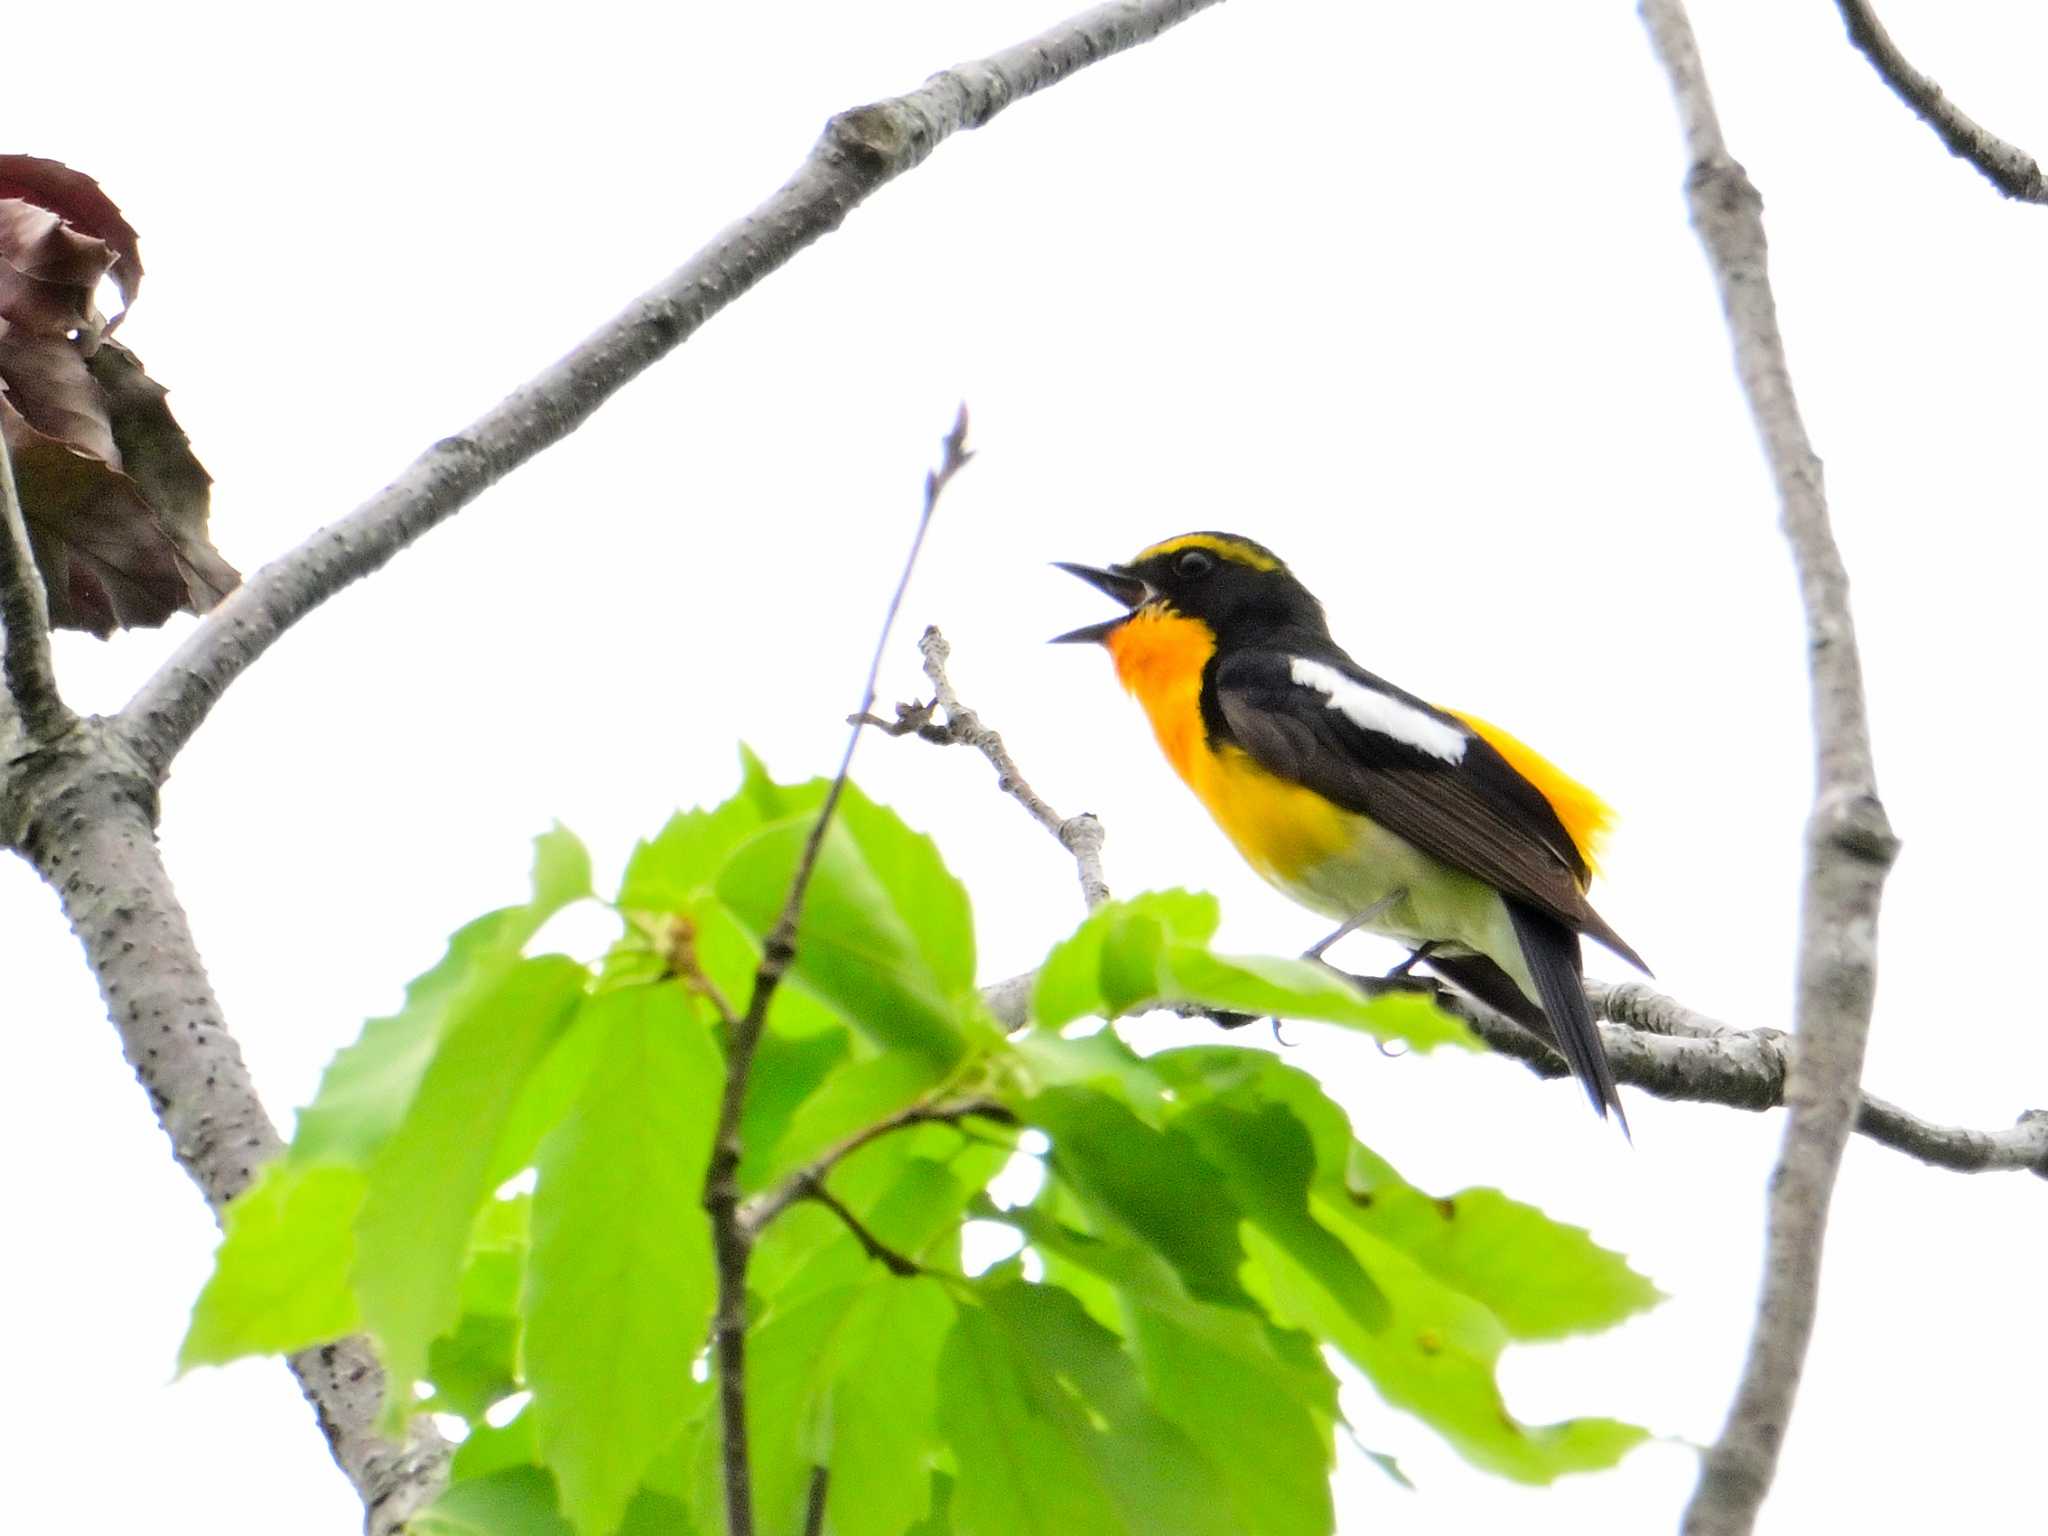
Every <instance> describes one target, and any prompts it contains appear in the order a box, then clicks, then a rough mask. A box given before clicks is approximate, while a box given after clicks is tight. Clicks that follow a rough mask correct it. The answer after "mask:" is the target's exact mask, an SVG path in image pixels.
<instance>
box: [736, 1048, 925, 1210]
mask: <svg viewBox="0 0 2048 1536" xmlns="http://www.w3.org/2000/svg"><path fill="white" fill-rule="evenodd" d="M943 1076H944V1073H943V1072H942V1071H941V1070H940V1069H939V1068H938V1067H937V1066H936V1065H934V1064H933V1063H932V1062H931V1061H930V1060H929V1059H927V1058H925V1057H922V1056H915V1055H894V1054H890V1053H887V1052H885V1053H883V1054H881V1055H879V1056H870V1057H868V1058H867V1059H865V1060H863V1061H856V1062H854V1063H852V1064H851V1065H849V1066H844V1067H841V1068H839V1070H837V1071H836V1072H833V1073H832V1074H831V1075H830V1076H828V1077H827V1078H826V1079H825V1081H824V1083H823V1084H822V1085H821V1086H820V1087H819V1088H818V1090H817V1091H816V1092H815V1093H813V1094H812V1095H811V1096H810V1098H808V1099H807V1100H805V1101H804V1102H803V1103H802V1104H801V1105H799V1106H798V1107H797V1109H796V1111H795V1112H794V1113H793V1114H792V1115H791V1117H790V1119H789V1123H788V1124H787V1126H786V1127H785V1128H784V1130H783V1133H782V1135H781V1136H780V1137H778V1138H777V1139H776V1141H775V1144H774V1146H773V1147H771V1148H770V1149H769V1150H768V1151H767V1152H766V1153H765V1154H763V1155H762V1156H761V1157H759V1158H758V1159H756V1160H755V1161H754V1163H753V1168H752V1176H751V1178H750V1180H749V1184H748V1187H749V1188H764V1187H766V1186H767V1185H769V1184H772V1183H774V1182H775V1181H776V1180H777V1179H778V1178H780V1177H782V1175H784V1174H785V1173H789V1172H791V1171H793V1170H795V1169H797V1168H800V1167H802V1166H803V1165H804V1164H805V1163H808V1162H811V1161H812V1160H813V1159H815V1158H817V1157H818V1156H819V1155H820V1154H821V1153H823V1152H824V1151H825V1150H826V1149H827V1148H830V1147H834V1146H837V1145H838V1144H839V1143H840V1142H842V1141H844V1140H846V1138H847V1137H849V1136H851V1135H853V1134H854V1133H855V1132H856V1131H862V1130H866V1129H867V1128H868V1127H869V1126H871V1125H877V1124H879V1123H880V1122H882V1121H884V1120H886V1119H888V1118H889V1117H890V1116H891V1115H893V1114H895V1113H896V1112H897V1111H899V1110H902V1109H905V1108H907V1107H909V1106H910V1105H912V1104H915V1103H916V1102H917V1101H918V1100H919V1099H921V1098H923V1097H924V1095H925V1094H926V1093H927V1092H928V1091H929V1090H930V1089H931V1088H932V1087H933V1086H934V1085H935V1084H936V1083H938V1081H939V1080H940V1078H941V1077H943Z"/></svg>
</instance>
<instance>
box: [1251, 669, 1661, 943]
mask: <svg viewBox="0 0 2048 1536" xmlns="http://www.w3.org/2000/svg"><path fill="white" fill-rule="evenodd" d="M1309 659H1311V660H1314V661H1318V662H1320V663H1321V664H1322V665H1324V666H1328V667H1331V668H1334V669H1335V670H1337V671H1339V672H1341V673H1343V674H1344V675H1345V676H1346V677H1347V678H1349V679H1350V680H1351V681H1353V682H1355V683H1358V684H1359V685H1361V686H1363V687H1365V688H1368V689H1371V690H1373V691H1375V692H1378V693H1381V694H1384V695H1386V696H1387V697H1388V698H1390V699H1392V700H1394V701H1395V702H1396V703H1397V704H1399V705H1402V706H1405V707H1407V708H1409V709H1413V710H1418V711H1421V712H1422V713H1423V714H1424V715H1426V716H1428V717H1429V718H1431V719H1433V720H1435V721H1438V722H1441V723H1442V724H1444V725H1446V726H1448V727H1450V728H1452V729H1454V730H1456V731H1457V732H1458V733H1459V735H1460V736H1461V737H1462V738H1463V742H1464V747H1463V751H1462V753H1461V754H1460V756H1459V757H1458V760H1457V761H1455V762H1451V761H1446V760H1445V759H1444V758H1442V757H1440V756H1436V755H1434V754H1432V753H1430V752H1428V751H1426V750H1423V749H1422V748H1419V747H1417V746H1414V745H1411V744H1410V743H1408V742H1406V741H1403V740H1401V739H1400V738H1398V737H1397V736H1394V735H1391V734H1388V733H1385V732H1381V731H1376V730H1368V729H1366V728H1365V727H1364V726H1361V725H1359V724H1358V723H1357V722H1355V721H1353V720H1352V719H1351V718H1350V717H1349V716H1347V715H1346V714H1345V713H1344V712H1343V711H1342V710H1341V709H1333V708H1331V707H1330V704H1329V697H1328V695H1327V694H1325V693H1323V692H1321V691H1320V690H1318V689H1315V688H1311V687H1307V686H1304V685H1303V684H1301V683H1297V682H1296V681H1295V680H1294V676H1293V670H1292V669H1293V661H1294V658H1293V657H1292V656H1291V655H1289V654H1287V653H1285V652H1280V651H1255V650H1254V651H1238V652H1236V653H1234V654H1232V655H1230V656H1227V657H1225V658H1223V659H1222V660H1220V661H1219V662H1218V663H1217V666H1216V669H1215V672H1214V674H1213V676H1212V678H1211V686H1212V690H1213V691H1212V694H1211V698H1212V700H1213V704H1214V710H1215V714H1216V715H1217V716H1218V717H1220V721H1221V723H1222V725H1223V726H1224V727H1225V729H1226V730H1227V732H1228V734H1229V736H1230V738H1231V739H1232V740H1234V741H1235V742H1236V743H1237V744H1238V745H1239V746H1240V747H1242V748H1243V749H1244V750H1245V751H1246V752H1247V753H1249V754H1250V755H1251V756H1252V758H1253V759H1254V760H1255V761H1257V762H1258V763H1259V764H1260V766H1262V767H1264V768H1265V769H1267V770H1268V771H1269V772H1271V773H1275V774H1278V775H1279V776H1280V777H1281V778H1284V779H1290V780H1292V781H1293V782H1295V783H1297V784H1304V785H1306V786H1307V787H1308V788H1310V789H1313V790H1314V791H1316V793H1318V794H1320V795H1322V796H1324V797H1325V798H1326V799H1330V800H1334V801H1335V802H1336V803H1337V804H1339V805H1341V806H1343V807H1344V808H1345V809H1347V810H1351V811H1356V812H1358V813H1359V814H1360V815H1363V816H1370V817H1371V818H1372V819H1373V820H1374V821H1376V822H1378V823H1379V824H1380V825H1381V826H1383V827H1385V828H1386V829H1387V830H1388V831H1390V832H1393V833H1395V834H1397V835H1398V836H1400V837H1404V838H1406V839H1407V840H1408V841H1409V842H1411V843H1413V844H1414V845H1415V846H1416V847H1418V848H1420V849H1422V850H1423V851H1424V852H1425V853H1428V854H1432V855H1434V856H1435V857H1436V858H1439V859H1442V860H1443V861H1444V862H1445V863H1446V864H1449V865H1450V866H1452V867H1453V868H1454V869H1461V870H1463V871H1464V872H1465V873H1467V874H1469V875H1472V876H1475V877H1476V878H1478V879H1480V880H1483V881H1485V882H1486V883H1487V884H1488V885H1490V886H1492V887H1494V889H1496V890H1498V891H1500V892H1501V893H1502V894H1503V895H1506V896H1510V897H1513V898H1515V899H1516V900H1518V901H1520V902H1521V903H1523V904H1524V905H1525V906H1528V907H1531V908H1534V909H1535V910H1536V911H1537V912H1540V913H1543V914H1545V915H1546V916H1548V917H1551V918H1554V919H1555V920H1557V921H1558V922H1560V923H1562V924H1564V925H1565V927H1567V928H1569V929H1571V930H1572V931H1574V932H1576V933H1583V934H1586V935H1588V936H1590V937H1592V938H1595V939H1598V940H1599V941H1600V942H1601V943H1602V944H1604V945H1606V946H1607V947H1608V948H1609V949H1611V950H1613V951H1614V952H1615V953H1616V954H1618V955H1620V956H1621V957H1622V958H1623V959H1624V960H1627V961H1628V962H1629V963H1630V964H1632V965H1635V966H1639V967H1642V968H1643V969H1645V970H1647V969H1648V967H1647V966H1643V962H1642V960H1641V959H1640V958H1639V957H1638V956H1637V954H1636V952H1635V951H1634V950H1632V949H1630V948H1629V946H1628V945H1627V944H1626V943H1624V942H1623V941H1622V938H1621V936H1620V935H1619V934H1617V933H1616V932H1615V931H1614V930H1613V929H1612V928H1610V927H1608V925H1607V923H1606V920H1605V919H1603V918H1602V917H1601V916H1600V914H1599V913H1597V912H1595V911H1594V910H1593V907H1592V904H1591V903H1590V902H1588V901H1587V900H1586V894H1585V891H1584V889H1583V888H1582V882H1583V881H1584V880H1585V878H1586V875H1587V869H1586V861H1585V859H1584V858H1583V857H1582V856H1581V855H1580V853H1579V850H1578V848H1577V846H1576V845H1574V844H1573V842H1572V840H1571V836H1570V834H1569V833H1567V832H1566V831H1565V829H1564V825H1563V823H1562V822H1560V821H1559V820H1558V819H1557V813H1556V812H1555V811H1554V810H1552V809H1551V807H1550V802H1549V801H1548V800H1546V799H1544V798H1543V795H1542V793H1541V792H1540V791H1539V790H1538V789H1537V788H1536V786H1535V785H1533V784H1531V783H1530V782H1529V781H1528V780H1527V779H1525V778H1523V777H1522V776H1521V774H1519V773H1517V772H1516V771H1515V770H1514V768H1513V767H1512V766H1511V765H1510V764H1509V762H1508V761H1507V759H1506V758H1504V757H1502V756H1501V755H1500V753H1499V752H1497V751H1495V750H1494V748H1493V747H1492V745H1491V744H1489V743H1488V742H1487V741H1486V739H1485V738H1484V737H1482V736H1480V735H1478V734H1477V733H1476V732H1474V731H1473V730H1471V729H1470V728H1469V727H1468V726H1466V725H1465V724H1464V723H1463V722H1462V721H1460V720H1458V719H1456V718H1455V717H1454V716H1451V715H1448V714H1445V713H1444V712H1443V711H1442V710H1439V709H1436V708H1434V707H1433V706H1431V705H1429V704H1425V703H1424V702H1423V701H1422V700H1420V699H1418V698H1416V697H1415V696H1414V695H1413V694H1409V693H1404V692H1403V691H1402V690H1400V689H1399V688H1396V687H1394V686H1393V685H1392V684H1390V683H1387V682H1385V681H1384V680H1382V679H1380V678H1377V677H1374V676H1373V675H1372V674H1371V673H1370V672H1367V671H1365V670H1364V669H1363V668H1361V667H1359V666H1358V665H1357V664H1356V663H1355V662H1352V661H1351V660H1350V658H1348V657H1346V656H1344V655H1343V654H1342V653H1341V652H1337V651H1335V650H1334V649H1333V650H1332V651H1331V652H1330V653H1328V654H1325V655H1319V656H1314V657H1311V658H1309Z"/></svg>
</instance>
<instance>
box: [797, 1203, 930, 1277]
mask: <svg viewBox="0 0 2048 1536" xmlns="http://www.w3.org/2000/svg"><path fill="white" fill-rule="evenodd" d="M802 1198H804V1199H806V1200H809V1201H812V1202H813V1203H815V1204H817V1205H822V1206H823V1207H824V1208H825V1209H826V1210H828V1211H830V1212H831V1213H832V1214H833V1215H834V1216H837V1217H838V1218H839V1224H840V1225H841V1226H843V1227H845V1228H846V1230H847V1231H849V1232H851V1233H852V1234H853V1237H854V1241H855V1242H857V1243H859V1244H860V1246H861V1249H862V1251H863V1252H865V1253H866V1254H867V1256H868V1257H869V1258H871V1259H873V1260H874V1261H875V1262H876V1263H877V1264H879V1265H881V1266H882V1267H883V1268H884V1269H886V1270H888V1271H889V1273H890V1274H892V1275H894V1276H896V1278H897V1279H899V1280H908V1279H910V1278H911V1277H912V1276H914V1275H921V1274H923V1273H924V1269H923V1267H922V1266H920V1265H919V1264H918V1262H917V1261H916V1260H915V1259H908V1258H905V1257H904V1256H903V1255H902V1254H900V1253H898V1252H897V1251H896V1250H895V1249H894V1248H891V1247H890V1246H889V1245H888V1244H887V1243H885V1242H883V1241H882V1240H881V1239H880V1238H879V1237H877V1236H875V1234H874V1232H873V1231H872V1230H870V1228H869V1227H868V1224H867V1223H866V1222H864V1221H862V1220H861V1219H860V1217H858V1216H856V1215H855V1214H854V1213H853V1211H852V1209H851V1208H850V1207H848V1205H847V1204H846V1202H845V1201H844V1200H841V1199H840V1198H839V1197H838V1196H837V1195H835V1194H833V1193H832V1191H831V1190H829V1189H827V1188H826V1187H825V1185H824V1184H823V1182H822V1181H820V1182H815V1183H812V1184H810V1185H808V1186H807V1187H806V1188H805V1189H804V1191H803V1196H802Z"/></svg>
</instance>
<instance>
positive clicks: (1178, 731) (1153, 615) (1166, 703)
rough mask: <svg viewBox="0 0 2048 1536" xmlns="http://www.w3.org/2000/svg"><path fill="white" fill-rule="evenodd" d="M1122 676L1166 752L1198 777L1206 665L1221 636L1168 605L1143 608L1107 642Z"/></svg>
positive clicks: (1188, 775) (1187, 775)
mask: <svg viewBox="0 0 2048 1536" xmlns="http://www.w3.org/2000/svg"><path fill="white" fill-rule="evenodd" d="M1105 644H1107V645H1108V647H1109V654H1110V658H1111V660H1113V661H1114V662H1115V663H1116V675H1117V680H1118V681H1119V682H1121V683H1122V684H1123V685H1124V687H1125V688H1127V689H1129V690H1130V692H1131V693H1132V694H1133V695H1134V696H1135V697H1136V698H1137V700H1138V702H1139V703H1140V704H1142V705H1144V706H1145V713H1146V715H1147V716H1148V717H1149V718H1150V719H1151V721H1152V732H1153V734H1154V735H1155V736H1157V737H1158V738H1159V746H1160V750H1161V751H1163V752H1165V754H1166V757H1167V760H1168V761H1169V762H1171V763H1172V764H1173V767H1174V771H1175V772H1176V773H1178V774H1179V775H1180V776H1181V777H1182V778H1183V779H1189V780H1190V781H1192V771H1193V768H1194V763H1195V758H1196V754H1197V753H1198V752H1200V751H1201V749H1202V746H1203V730H1202V669H1203V668H1204V667H1206V666H1207V665H1208V664H1209V658H1210V657H1211V656H1213V655H1215V654H1216V636H1215V635H1214V634H1213V633H1212V632H1211V631H1210V629H1209V626H1208V625H1206V624H1204V623H1202V622H1201V621H1200V620H1199V619H1188V618H1183V617H1181V616H1180V615H1179V614H1177V613H1174V612H1173V611H1172V610H1170V609H1167V608H1154V607H1145V608H1140V609H1139V610H1138V611H1137V612H1136V613H1134V614H1132V615H1131V617H1130V618H1129V619H1128V620H1127V621H1125V622H1124V623H1122V624H1120V625H1118V626H1117V627H1116V628H1115V629H1113V630H1111V631H1110V633H1109V638H1108V640H1107V641H1106V642H1105Z"/></svg>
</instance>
